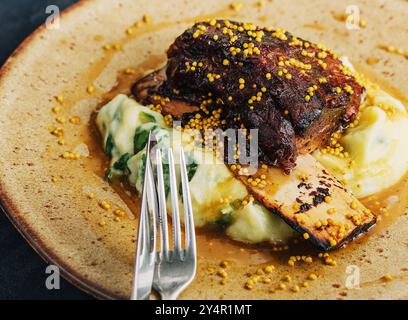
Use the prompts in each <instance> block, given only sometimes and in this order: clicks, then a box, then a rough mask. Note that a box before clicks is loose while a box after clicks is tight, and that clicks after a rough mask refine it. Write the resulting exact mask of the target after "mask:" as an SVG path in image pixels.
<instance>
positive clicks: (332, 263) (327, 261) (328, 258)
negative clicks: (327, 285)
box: [319, 253, 337, 267]
mask: <svg viewBox="0 0 408 320" xmlns="http://www.w3.org/2000/svg"><path fill="white" fill-rule="evenodd" d="M319 258H320V259H321V260H322V261H323V262H324V264H325V265H328V266H332V267H333V266H336V265H337V262H336V261H335V260H334V259H333V258H332V257H331V256H330V254H329V253H319Z"/></svg>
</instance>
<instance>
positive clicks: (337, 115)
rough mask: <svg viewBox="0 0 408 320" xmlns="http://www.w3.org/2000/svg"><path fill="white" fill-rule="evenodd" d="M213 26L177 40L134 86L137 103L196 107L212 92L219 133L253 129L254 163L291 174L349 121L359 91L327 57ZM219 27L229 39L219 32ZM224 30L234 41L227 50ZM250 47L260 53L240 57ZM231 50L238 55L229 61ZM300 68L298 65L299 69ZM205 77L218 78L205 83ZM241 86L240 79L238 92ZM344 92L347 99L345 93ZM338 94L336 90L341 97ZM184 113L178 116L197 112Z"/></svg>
mask: <svg viewBox="0 0 408 320" xmlns="http://www.w3.org/2000/svg"><path fill="white" fill-rule="evenodd" d="M217 23H218V24H219V25H220V27H219V28H217V25H215V26H212V25H210V24H209V23H208V22H201V23H197V24H196V25H194V26H193V27H192V28H190V29H188V30H186V31H185V32H184V33H183V34H182V35H181V36H179V37H178V38H177V39H176V40H175V42H174V43H173V44H172V45H171V46H170V48H169V50H168V64H167V66H166V67H165V70H159V71H157V72H155V73H153V74H151V75H148V76H147V77H146V78H144V79H141V80H140V81H138V82H137V83H136V84H135V86H134V87H133V93H134V94H135V96H136V97H137V98H139V99H140V100H142V101H143V102H144V103H155V101H154V99H153V97H154V96H161V97H167V98H170V103H171V102H176V101H178V102H179V105H180V102H182V103H186V104H187V105H188V106H192V105H195V106H199V105H200V104H201V103H202V101H203V100H204V99H208V94H209V93H210V94H211V99H212V105H209V106H208V105H207V109H208V110H210V111H211V110H212V109H215V108H220V107H221V108H222V118H223V119H226V120H227V122H226V124H225V125H224V127H228V128H230V127H239V126H240V125H241V124H243V125H244V126H245V127H246V128H247V129H259V149H260V150H259V151H260V152H259V154H260V160H261V161H262V162H265V163H267V164H269V165H275V166H279V167H281V168H283V169H284V170H285V172H289V171H290V170H292V169H293V168H294V166H295V162H296V158H297V156H298V155H299V154H306V153H309V152H312V151H313V150H315V149H316V148H318V147H320V146H322V145H324V144H325V143H326V142H327V140H328V139H329V137H330V136H331V134H332V133H333V132H335V131H337V130H339V129H341V128H342V127H345V126H347V124H348V123H349V122H350V121H352V120H353V119H354V117H355V115H356V113H357V112H358V108H359V105H360V102H361V98H362V96H363V93H364V88H363V87H362V86H360V85H359V84H358V83H357V82H356V80H355V78H354V77H353V76H351V75H349V74H347V73H345V72H343V70H344V69H343V68H344V66H343V65H342V63H341V61H340V60H339V59H338V58H336V57H335V56H334V55H333V54H332V53H331V52H330V51H328V50H325V49H322V48H321V46H319V45H314V44H311V43H309V42H307V41H304V40H302V39H299V38H296V37H294V36H292V35H291V34H290V33H288V32H283V31H279V30H278V31H276V30H272V31H268V30H269V29H265V28H260V27H255V26H251V27H250V29H251V30H252V31H251V32H257V31H263V33H264V36H263V37H262V39H261V41H260V42H258V41H256V40H255V39H254V37H251V36H250V35H249V34H248V32H247V30H245V31H244V32H239V31H238V30H237V28H239V27H242V28H244V29H245V28H246V25H244V24H242V23H237V22H231V21H224V20H219V21H217ZM202 26H203V27H205V31H202V32H201V34H200V35H199V36H198V37H197V36H194V34H195V33H197V30H199V29H200V28H201V29H204V28H203V27H202ZM234 26H237V27H234ZM224 27H225V28H226V29H224V30H227V34H225V31H224V32H223V28H224ZM234 28H235V29H234ZM228 30H232V35H236V36H237V38H236V39H235V41H234V42H233V43H232V42H231V41H230V40H231V32H229V31H228ZM228 32H229V33H230V35H228ZM214 36H215V37H214ZM217 37H218V39H217ZM214 39H217V40H214ZM249 43H253V44H254V46H255V47H256V48H258V49H259V51H260V52H259V54H252V55H247V56H245V55H244V50H245V49H244V48H245V45H244V44H249ZM299 43H300V44H299ZM231 47H234V48H240V50H241V51H240V52H239V53H237V54H236V55H234V54H233V50H232V51H231ZM225 60H227V61H228V64H227V63H225ZM194 62H196V63H201V64H202V66H201V67H199V66H196V67H195V70H194V71H192V70H191V67H189V65H190V66H191V65H192V64H193V63H194ZM299 62H301V63H302V64H303V65H302V64H300V67H299ZM201 64H200V65H201ZM324 64H325V65H324ZM308 65H310V67H308ZM305 66H306V67H305ZM302 70H304V71H302ZM268 73H270V75H271V77H270V79H268V77H267V76H266V75H267V74H268ZM208 74H210V75H213V76H217V75H219V78H218V79H217V78H216V79H215V80H214V81H210V79H209V77H208ZM280 74H282V75H280ZM288 74H290V76H288V77H287V75H288ZM240 79H244V80H245V87H244V88H242V89H240ZM319 79H325V80H327V82H326V83H325V80H323V81H319ZM241 82H242V81H241ZM314 85H315V86H317V89H316V90H314V91H313V95H312V94H310V93H309V92H308V88H310V87H313V86H314ZM346 86H348V87H349V88H351V90H352V94H350V93H348V92H346V90H344V88H345V87H346ZM261 88H265V89H266V90H265V89H264V90H263V91H265V92H262V91H261ZM315 88H316V87H315ZM336 88H341V89H342V90H341V92H340V93H338V92H337V91H336ZM309 90H310V89H309ZM349 91H350V90H349ZM259 92H262V97H261V99H260V101H256V99H252V100H254V101H253V102H252V103H251V104H250V103H249V100H250V99H251V97H256V96H257V94H259ZM307 95H309V96H310V101H308V102H307V101H306V96H307ZM229 97H232V100H231V98H229ZM250 106H253V108H252V109H250ZM171 109H172V112H170V113H172V114H173V115H180V112H178V113H177V112H175V110H174V109H175V108H174V107H173V108H171ZM184 109H185V110H184V111H185V112H184V111H183V112H181V113H189V112H188V111H192V112H201V111H197V109H196V110H192V109H189V108H184ZM164 111H165V110H164ZM202 114H203V116H205V113H204V112H202ZM190 116H191V115H190ZM187 118H188V117H187ZM234 119H235V120H234ZM236 119H238V120H236ZM234 122H239V123H234Z"/></svg>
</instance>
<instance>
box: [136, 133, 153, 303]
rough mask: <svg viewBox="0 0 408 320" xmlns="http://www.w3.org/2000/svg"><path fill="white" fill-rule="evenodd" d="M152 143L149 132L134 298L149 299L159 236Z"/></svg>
mask: <svg viewBox="0 0 408 320" xmlns="http://www.w3.org/2000/svg"><path fill="white" fill-rule="evenodd" d="M150 143H151V134H149V139H148V143H147V149H146V164H145V177H144V178H145V180H144V184H143V191H142V203H141V208H140V217H139V228H138V239H137V251H136V263H135V272H134V277H133V287H132V294H131V299H132V300H144V299H147V298H148V297H149V295H150V292H151V288H152V283H153V272H154V259H155V254H154V253H155V248H156V238H157V235H156V219H155V215H156V212H157V209H156V206H157V201H155V199H154V196H155V193H154V180H153V173H152V168H151V164H150ZM150 220H151V221H150ZM150 222H152V224H151V223H150Z"/></svg>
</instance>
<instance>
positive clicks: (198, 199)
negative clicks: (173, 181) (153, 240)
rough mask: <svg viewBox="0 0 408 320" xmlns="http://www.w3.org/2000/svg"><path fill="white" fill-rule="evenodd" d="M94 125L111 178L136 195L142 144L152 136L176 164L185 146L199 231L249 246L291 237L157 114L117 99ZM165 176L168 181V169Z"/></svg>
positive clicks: (208, 156)
mask: <svg viewBox="0 0 408 320" xmlns="http://www.w3.org/2000/svg"><path fill="white" fill-rule="evenodd" d="M97 124H98V127H99V130H100V131H101V133H102V136H103V137H104V143H105V151H106V153H107V154H108V155H109V156H111V157H112V161H111V167H110V169H109V170H108V176H109V177H110V178H113V177H114V176H122V175H125V176H127V177H128V180H129V182H130V184H131V185H133V186H135V187H136V189H137V190H138V191H139V192H140V191H141V190H142V185H143V172H144V165H145V159H146V156H145V147H144V145H143V142H144V143H145V142H146V140H147V137H148V133H149V131H150V130H152V131H153V132H154V134H155V136H156V138H157V140H158V141H157V144H158V146H159V147H160V148H161V149H165V148H167V147H169V146H172V148H173V151H174V153H175V159H177V158H178V153H179V148H177V146H180V145H183V149H184V150H185V153H186V159H187V171H188V175H189V178H190V190H191V197H192V199H191V200H192V206H193V209H194V210H193V211H194V222H195V224H196V225H197V226H198V227H203V226H218V227H222V228H224V229H225V232H226V233H227V235H228V236H229V237H231V238H232V239H234V240H237V241H242V242H247V243H259V242H272V243H279V242H286V241H287V240H288V239H289V238H291V237H293V236H294V235H295V231H293V230H292V228H290V227H289V226H288V225H287V224H286V223H285V222H283V221H282V220H281V219H279V218H278V217H276V216H275V215H274V214H273V213H271V212H270V211H269V210H267V209H266V208H265V207H264V206H262V205H261V204H259V203H257V202H255V201H254V200H253V198H252V199H251V198H250V197H249V193H248V191H247V189H246V188H245V186H244V185H243V184H242V183H241V182H240V181H239V180H237V179H236V178H235V177H234V176H233V175H232V173H231V171H230V170H229V169H228V168H227V166H226V165H225V164H224V163H222V162H218V163H214V162H211V163H208V162H207V161H206V160H211V159H212V158H213V155H212V153H209V152H205V151H203V149H199V148H195V147H194V145H193V144H192V143H191V141H190V137H189V135H183V134H174V135H173V134H172V133H173V129H171V128H167V127H165V125H164V121H163V117H162V115H161V114H159V113H157V112H153V111H151V110H150V109H148V108H146V107H143V106H142V105H140V104H138V103H137V102H136V101H134V100H132V99H130V98H128V97H127V96H124V95H119V96H117V97H116V98H115V99H113V100H112V101H111V102H110V103H108V104H107V105H106V106H104V107H103V108H102V109H101V110H100V112H99V114H98V117H97ZM164 162H165V161H164ZM167 173H168V171H167ZM164 175H165V180H166V167H164ZM180 205H182V204H180ZM181 218H183V215H181Z"/></svg>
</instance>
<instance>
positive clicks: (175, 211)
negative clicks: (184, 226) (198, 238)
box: [167, 148, 182, 256]
mask: <svg viewBox="0 0 408 320" xmlns="http://www.w3.org/2000/svg"><path fill="white" fill-rule="evenodd" d="M167 155H168V161H169V173H170V179H169V180H170V196H171V217H172V222H173V241H174V255H175V256H180V255H181V250H182V249H181V228H180V211H179V205H178V192H177V180H176V172H175V171H176V169H175V166H174V157H173V151H172V150H171V148H169V149H168V150H167Z"/></svg>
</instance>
